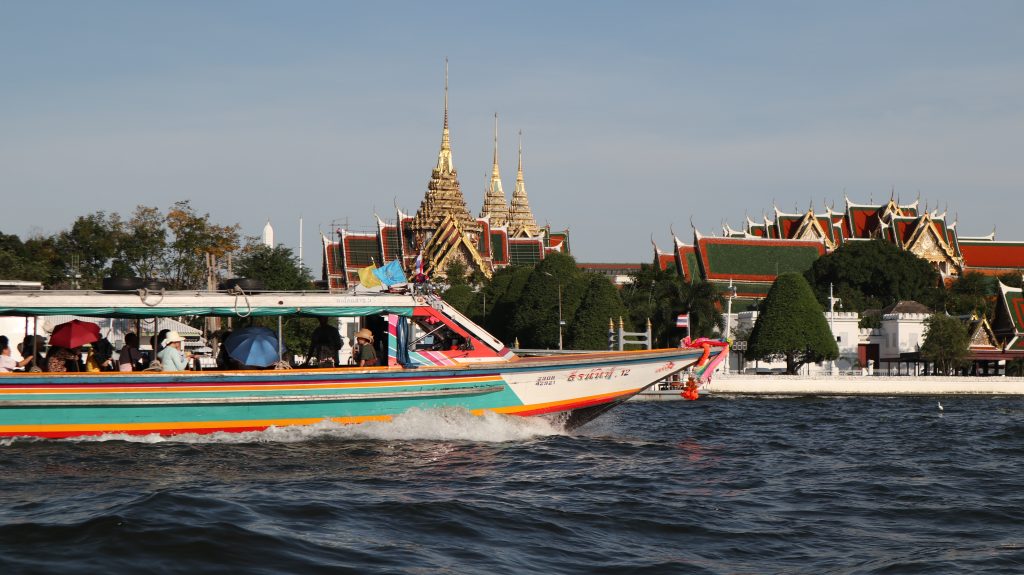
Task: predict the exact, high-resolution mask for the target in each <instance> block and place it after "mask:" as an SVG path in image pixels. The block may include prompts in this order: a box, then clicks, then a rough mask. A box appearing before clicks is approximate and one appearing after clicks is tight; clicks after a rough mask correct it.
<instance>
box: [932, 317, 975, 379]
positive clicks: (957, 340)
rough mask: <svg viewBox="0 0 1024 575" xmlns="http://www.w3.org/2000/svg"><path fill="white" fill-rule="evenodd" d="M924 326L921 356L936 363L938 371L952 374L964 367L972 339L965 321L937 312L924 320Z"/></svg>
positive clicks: (943, 373)
mask: <svg viewBox="0 0 1024 575" xmlns="http://www.w3.org/2000/svg"><path fill="white" fill-rule="evenodd" d="M924 327H925V332H924V344H923V345H921V357H923V358H925V359H927V360H928V361H930V362H932V363H934V364H935V371H936V373H940V374H942V375H952V374H953V373H955V372H956V370H957V369H959V368H961V367H964V365H965V360H966V359H967V355H968V353H969V352H968V346H969V345H970V339H969V336H968V335H967V328H966V327H964V324H963V322H962V321H960V320H958V319H956V318H954V317H950V316H948V315H946V314H938V313H937V314H933V315H931V316H929V317H928V319H926V320H924Z"/></svg>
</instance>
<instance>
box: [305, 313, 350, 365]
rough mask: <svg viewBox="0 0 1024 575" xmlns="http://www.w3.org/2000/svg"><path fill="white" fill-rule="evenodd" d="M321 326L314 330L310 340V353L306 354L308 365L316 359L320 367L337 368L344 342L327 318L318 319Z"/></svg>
mask: <svg viewBox="0 0 1024 575" xmlns="http://www.w3.org/2000/svg"><path fill="white" fill-rule="evenodd" d="M316 319H317V320H318V321H319V322H320V325H319V326H317V328H316V329H314V330H313V333H312V334H311V335H310V338H309V351H308V352H306V364H307V365H308V364H309V363H311V361H312V360H313V359H314V358H315V359H316V365H317V366H319V367H335V366H337V365H338V363H339V361H340V358H339V357H338V352H340V351H341V346H342V341H341V334H339V333H338V329H337V328H336V327H334V326H332V325H330V324H329V323H327V318H326V317H323V316H320V317H318V318H316Z"/></svg>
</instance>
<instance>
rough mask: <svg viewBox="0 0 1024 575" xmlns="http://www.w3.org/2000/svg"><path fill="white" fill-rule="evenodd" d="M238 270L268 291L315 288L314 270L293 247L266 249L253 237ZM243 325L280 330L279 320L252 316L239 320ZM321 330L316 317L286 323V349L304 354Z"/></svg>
mask: <svg viewBox="0 0 1024 575" xmlns="http://www.w3.org/2000/svg"><path fill="white" fill-rule="evenodd" d="M235 271H236V272H238V275H239V277H247V278H253V279H258V280H260V282H262V283H263V286H264V287H265V288H266V289H268V290H279V291H302V290H308V289H311V288H312V287H313V278H312V274H311V273H310V270H309V269H308V268H306V267H305V266H303V265H302V264H301V262H299V260H298V258H296V257H295V254H294V253H293V252H292V250H291V249H290V248H286V247H285V246H283V245H278V246H275V247H268V246H265V245H263V244H261V243H259V242H257V241H255V239H253V238H250V241H249V243H248V244H247V245H246V246H245V248H243V250H242V252H241V254H240V256H239V258H238V260H237V262H236V264H235ZM238 325H239V326H243V325H262V326H265V327H269V328H270V329H272V330H274V331H275V332H276V331H277V318H276V317H252V318H248V320H245V321H239V323H238ZM316 327H317V320H315V319H313V318H308V317H307V318H299V317H291V318H288V319H286V320H285V321H284V322H282V338H283V343H284V346H285V347H286V348H287V349H289V350H291V351H292V352H294V353H298V354H304V353H306V349H307V347H308V343H309V337H310V334H311V333H312V332H313V330H314V329H316Z"/></svg>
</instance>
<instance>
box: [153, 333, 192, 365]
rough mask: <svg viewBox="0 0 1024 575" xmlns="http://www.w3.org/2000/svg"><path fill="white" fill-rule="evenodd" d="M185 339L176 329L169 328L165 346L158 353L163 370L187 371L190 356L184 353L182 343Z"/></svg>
mask: <svg viewBox="0 0 1024 575" xmlns="http://www.w3.org/2000/svg"><path fill="white" fill-rule="evenodd" d="M183 341H185V340H184V338H183V337H181V336H180V335H178V332H176V331H174V330H168V332H167V336H166V337H165V338H164V348H163V349H162V350H160V353H158V354H157V359H159V360H160V367H161V369H162V370H163V371H185V370H186V369H188V359H189V358H188V357H187V356H185V355H184V354H182V351H181V345H182V342H183Z"/></svg>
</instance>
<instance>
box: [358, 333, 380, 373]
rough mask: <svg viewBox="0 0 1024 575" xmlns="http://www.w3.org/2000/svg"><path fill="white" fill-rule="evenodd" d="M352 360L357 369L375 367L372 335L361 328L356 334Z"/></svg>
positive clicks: (375, 353)
mask: <svg viewBox="0 0 1024 575" xmlns="http://www.w3.org/2000/svg"><path fill="white" fill-rule="evenodd" d="M352 360H353V361H354V362H355V364H356V365H357V366H358V367H372V366H375V365H377V351H376V350H374V349H373V333H372V332H371V331H370V330H368V329H366V328H363V329H361V330H359V331H357V332H356V345H355V347H354V348H353V349H352Z"/></svg>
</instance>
